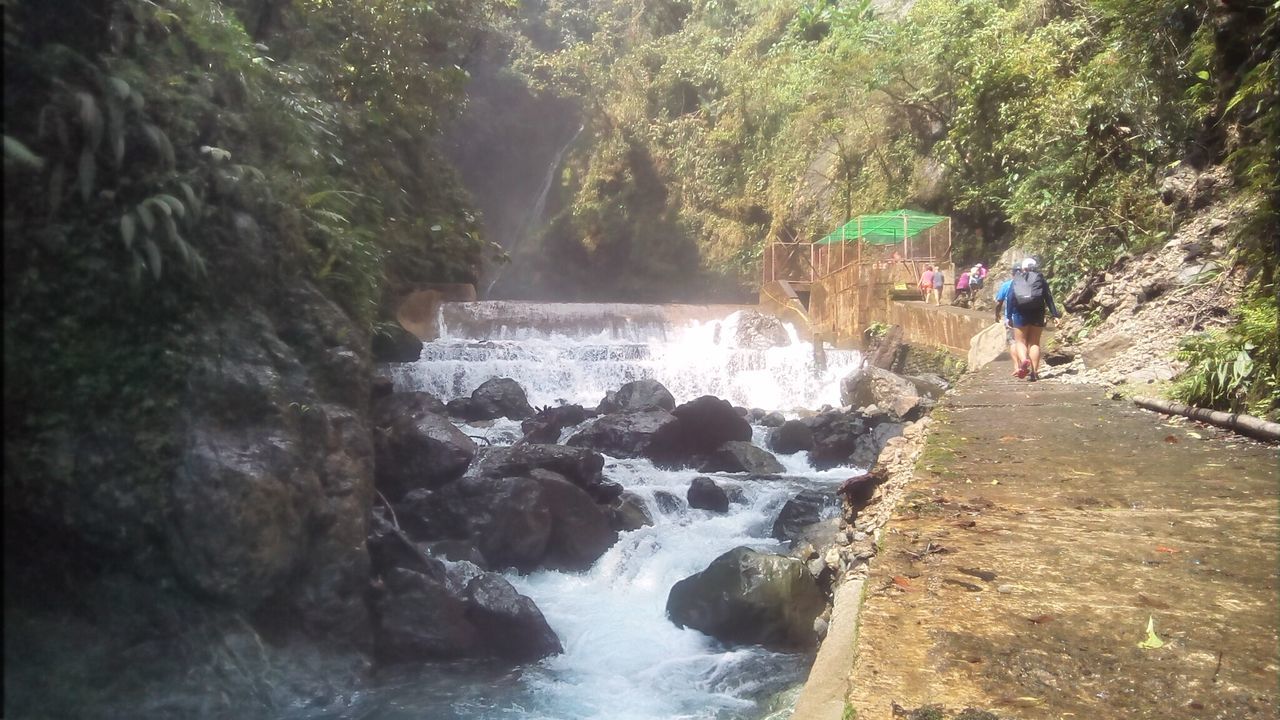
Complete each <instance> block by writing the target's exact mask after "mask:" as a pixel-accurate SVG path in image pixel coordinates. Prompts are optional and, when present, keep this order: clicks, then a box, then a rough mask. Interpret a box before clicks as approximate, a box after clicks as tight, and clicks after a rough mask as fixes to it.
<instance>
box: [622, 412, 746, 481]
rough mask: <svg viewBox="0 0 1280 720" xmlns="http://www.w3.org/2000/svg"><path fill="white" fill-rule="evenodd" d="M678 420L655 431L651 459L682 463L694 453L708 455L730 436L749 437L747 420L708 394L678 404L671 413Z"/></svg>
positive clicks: (665, 463) (663, 462)
mask: <svg viewBox="0 0 1280 720" xmlns="http://www.w3.org/2000/svg"><path fill="white" fill-rule="evenodd" d="M671 414H672V415H673V416H674V417H675V418H676V420H677V421H678V422H676V423H672V424H669V425H666V426H664V427H663V428H662V429H661V430H660V431H658V432H655V434H654V437H653V442H652V443H651V444H650V447H649V450H648V453H647V456H648V457H649V458H650V459H651V460H653V461H654V462H655V463H658V464H660V465H666V466H677V467H678V466H683V465H685V464H687V463H688V462H689V461H690V460H692V459H693V458H694V456H697V455H710V454H711V453H713V452H715V451H716V450H717V449H719V448H720V446H721V445H723V444H724V443H726V442H729V441H730V440H743V441H750V440H751V424H750V423H748V422H747V420H746V418H744V417H742V416H741V415H739V414H738V413H737V411H736V410H734V409H733V406H732V405H730V404H729V403H728V402H727V401H725V400H721V399H720V398H717V397H714V396H712V395H703V396H702V397H700V398H697V399H695V400H692V401H690V402H687V403H685V404H683V405H680V406H679V407H677V408H676V409H675V410H673V411H672V413H671Z"/></svg>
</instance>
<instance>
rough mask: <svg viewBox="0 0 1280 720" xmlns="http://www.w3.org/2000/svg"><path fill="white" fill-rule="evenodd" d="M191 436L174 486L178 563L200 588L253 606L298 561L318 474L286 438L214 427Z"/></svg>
mask: <svg viewBox="0 0 1280 720" xmlns="http://www.w3.org/2000/svg"><path fill="white" fill-rule="evenodd" d="M193 435H194V437H193V438H192V440H191V444H190V447H189V448H188V450H187V452H186V456H185V458H184V461H183V464H182V465H181V467H180V469H179V471H178V473H177V477H176V479H175V480H174V484H173V489H172V492H171V503H172V506H173V510H172V520H171V525H170V530H169V537H168V540H169V544H170V547H171V548H172V556H173V560H174V565H175V568H176V569H177V571H178V573H179V574H180V576H181V577H183V579H185V580H186V581H187V582H189V583H191V584H192V585H193V586H194V587H196V588H199V589H200V591H202V592H204V593H207V594H209V595H212V596H214V597H216V598H219V599H221V600H223V601H229V602H231V603H234V604H238V605H242V606H245V607H252V606H253V605H254V604H256V603H257V602H259V601H261V600H262V599H265V598H266V597H267V596H268V595H270V594H272V593H273V592H274V591H275V590H276V589H277V588H278V587H279V586H280V584H281V583H282V582H283V581H284V579H285V577H286V576H287V575H288V574H289V573H290V571H291V570H292V569H293V568H294V566H295V564H296V563H297V562H298V561H299V560H300V556H301V554H302V552H303V551H304V550H305V548H306V544H307V532H306V526H305V523H304V520H305V519H306V518H307V517H308V516H309V515H310V513H311V506H312V505H313V504H314V503H315V501H316V498H317V496H319V494H320V483H319V480H318V478H317V477H316V475H315V473H314V472H307V471H306V470H305V469H304V468H303V467H301V463H300V461H299V459H298V451H299V448H298V447H297V446H296V440H295V439H294V438H292V437H290V436H287V435H270V434H267V435H263V436H258V435H257V434H256V433H248V432H227V431H219V430H215V429H214V428H212V427H201V428H198V429H197V430H196V431H195V432H194V433H193Z"/></svg>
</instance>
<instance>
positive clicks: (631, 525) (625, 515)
mask: <svg viewBox="0 0 1280 720" xmlns="http://www.w3.org/2000/svg"><path fill="white" fill-rule="evenodd" d="M609 524H610V527H612V528H613V529H614V530H618V531H619V532H622V531H628V530H639V529H640V528H642V527H646V526H649V525H652V524H653V514H652V513H650V512H649V506H648V505H646V504H645V501H644V498H642V497H640V496H639V495H637V494H635V493H633V492H630V491H624V492H623V493H622V494H621V495H620V496H619V497H618V499H617V500H615V501H614V502H613V504H612V505H610V506H609Z"/></svg>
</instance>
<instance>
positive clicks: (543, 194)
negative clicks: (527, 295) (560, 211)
mask: <svg viewBox="0 0 1280 720" xmlns="http://www.w3.org/2000/svg"><path fill="white" fill-rule="evenodd" d="M584 128H586V125H585V124H584V125H579V126H578V129H577V130H575V131H574V133H573V137H571V138H569V142H567V143H565V144H564V145H563V146H562V147H561V148H560V150H559V151H557V152H556V154H555V157H553V158H552V159H551V164H550V165H549V166H547V174H546V176H545V177H543V178H542V187H541V188H539V190H538V198H537V199H536V200H534V202H533V207H532V208H530V210H529V215H528V217H526V218H525V221H524V224H523V225H522V227H521V228H520V230H519V234H518V235H516V236H515V237H513V238H511V241H510V243H508V245H507V247H506V251H507V254H508V255H510V256H512V257H514V256H515V254H516V250H517V249H518V248H519V247H520V242H521V241H522V240H524V239H525V238H527V237H528V236H530V235H532V234H533V233H535V232H536V231H537V230H538V228H539V223H541V222H542V216H543V214H544V213H546V211H547V195H548V194H549V193H550V192H551V185H552V184H553V183H554V182H555V179H556V170H559V169H560V163H561V162H562V161H563V160H564V154H565V153H567V152H569V148H570V147H572V146H573V143H574V142H575V141H577V139H578V136H579V135H581V134H582V131H583V129H584ZM505 269H506V266H505V265H502V266H499V267H497V268H495V270H494V273H493V279H492V280H490V281H489V284H488V285H487V286H486V287H485V289H484V294H485V297H488V295H489V293H491V292H493V286H494V285H496V284H497V283H498V279H499V278H501V277H502V272H503V271H504V270H505Z"/></svg>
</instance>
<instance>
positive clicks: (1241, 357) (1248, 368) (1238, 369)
mask: <svg viewBox="0 0 1280 720" xmlns="http://www.w3.org/2000/svg"><path fill="white" fill-rule="evenodd" d="M1233 369H1234V370H1235V374H1236V377H1237V378H1239V379H1241V380H1243V379H1244V378H1246V377H1249V373H1251V372H1253V358H1251V357H1249V353H1247V352H1245V351H1244V350H1241V351H1240V352H1238V353H1236V362H1235V365H1234V368H1233Z"/></svg>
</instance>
